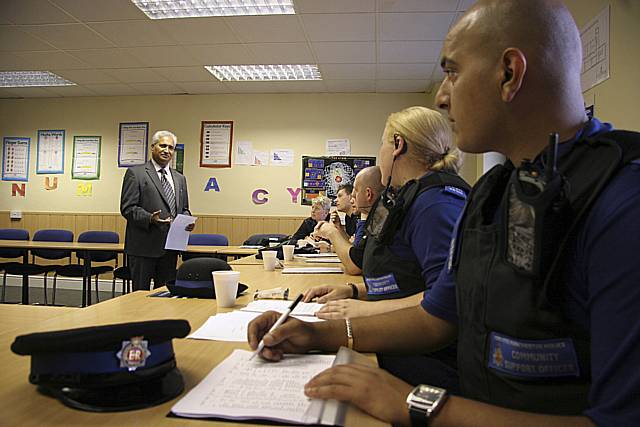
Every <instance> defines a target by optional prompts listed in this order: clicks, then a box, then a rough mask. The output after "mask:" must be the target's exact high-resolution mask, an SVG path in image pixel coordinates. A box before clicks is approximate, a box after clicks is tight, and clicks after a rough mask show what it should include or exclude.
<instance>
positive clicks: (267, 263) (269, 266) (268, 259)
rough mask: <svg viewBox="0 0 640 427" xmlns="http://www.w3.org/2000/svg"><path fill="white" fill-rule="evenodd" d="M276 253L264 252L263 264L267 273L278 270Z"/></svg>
mask: <svg viewBox="0 0 640 427" xmlns="http://www.w3.org/2000/svg"><path fill="white" fill-rule="evenodd" d="M277 254H278V252H276V251H262V264H263V265H264V269H265V270H266V271H273V270H275V269H276V260H277V258H276V255H277Z"/></svg>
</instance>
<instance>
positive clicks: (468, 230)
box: [451, 131, 640, 415]
mask: <svg viewBox="0 0 640 427" xmlns="http://www.w3.org/2000/svg"><path fill="white" fill-rule="evenodd" d="M570 150H571V151H570V153H567V154H566V155H565V156H563V157H562V158H561V159H560V161H559V172H560V174H561V175H562V176H564V178H565V179H566V180H567V182H568V186H567V187H566V188H568V189H569V191H568V194H567V199H568V202H569V206H570V208H569V209H568V210H567V211H566V213H565V216H567V218H565V221H564V224H567V226H566V227H562V231H561V232H559V236H556V237H558V238H557V239H556V241H557V242H558V244H556V245H555V246H554V249H553V254H552V255H553V256H552V257H551V259H552V262H550V263H549V264H548V266H547V268H546V269H545V270H544V271H542V272H540V274H538V275H531V274H526V273H523V272H522V271H520V270H518V269H517V268H515V267H514V266H513V265H512V264H510V263H508V262H507V261H506V251H507V227H506V225H505V224H506V216H507V210H506V206H507V199H508V191H507V190H508V185H509V182H510V178H511V177H512V175H513V174H515V173H517V170H516V169H514V167H513V165H511V164H509V163H507V164H506V165H501V166H496V167H494V168H493V169H492V170H490V171H489V172H488V173H487V174H485V175H484V176H483V177H482V178H481V179H480V181H479V182H478V183H477V184H476V186H475V187H474V189H473V191H472V192H471V194H470V196H469V199H468V201H467V206H466V209H465V212H464V213H463V216H462V218H461V220H460V224H459V230H460V232H459V233H457V234H458V236H457V237H455V238H454V241H453V243H452V249H451V252H452V254H453V255H452V257H451V260H452V261H451V263H452V268H453V269H454V270H455V280H456V298H457V310H458V316H459V323H458V331H459V332H458V369H459V375H460V382H461V388H462V392H463V395H464V396H465V397H469V398H472V399H475V400H480V401H484V402H487V403H491V404H494V405H499V406H504V407H507V408H512V409H517V410H523V411H532V412H540V413H549V414H562V415H576V414H580V413H581V412H582V411H584V410H585V409H586V408H587V407H588V406H587V396H588V392H589V387H590V384H591V377H590V344H591V343H590V335H589V331H586V330H582V329H581V328H580V327H579V326H578V325H576V324H573V323H572V322H570V321H569V320H568V319H567V318H566V316H565V312H564V310H563V308H562V304H563V302H562V295H564V293H563V291H564V286H565V281H564V278H563V274H564V269H563V268H562V267H563V262H565V261H566V258H565V257H566V255H567V253H566V252H567V248H568V247H570V245H571V244H572V243H574V242H575V240H574V239H575V237H576V235H577V230H579V228H580V225H581V224H583V222H584V219H585V217H586V215H587V213H588V212H589V210H590V208H591V207H592V206H593V204H594V202H595V200H596V199H597V197H598V196H599V195H600V193H601V191H602V189H603V188H604V187H605V186H606V184H607V183H608V182H609V181H610V180H611V178H612V177H613V176H614V175H615V174H616V173H617V172H618V171H619V170H620V169H621V168H622V167H623V166H624V165H626V164H628V163H629V162H631V161H632V160H634V159H637V158H640V134H638V133H635V132H625V131H612V132H607V133H603V134H600V135H598V136H596V137H593V138H585V139H583V140H579V141H577V142H575V143H574V145H573V146H572V147H571V148H570ZM536 237H541V236H536ZM543 237H544V236H543ZM547 237H553V236H547ZM572 351H574V352H575V355H573V356H572V355H571V352H572Z"/></svg>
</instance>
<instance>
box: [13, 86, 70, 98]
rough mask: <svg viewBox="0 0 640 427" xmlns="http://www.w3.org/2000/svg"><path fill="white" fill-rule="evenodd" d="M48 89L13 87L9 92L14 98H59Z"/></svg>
mask: <svg viewBox="0 0 640 427" xmlns="http://www.w3.org/2000/svg"><path fill="white" fill-rule="evenodd" d="M47 89H48V88H46V89H45V88H42V87H12V88H10V89H7V91H8V92H9V93H10V94H12V95H13V96H19V97H21V98H55V97H57V96H58V95H56V94H55V93H53V92H50V91H49V90H47Z"/></svg>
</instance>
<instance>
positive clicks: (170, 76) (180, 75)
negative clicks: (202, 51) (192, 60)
mask: <svg viewBox="0 0 640 427" xmlns="http://www.w3.org/2000/svg"><path fill="white" fill-rule="evenodd" d="M150 70H153V71H155V72H156V73H158V74H160V75H161V76H162V77H164V78H165V79H167V80H169V81H172V82H207V81H210V80H211V79H212V78H213V76H212V75H211V73H209V72H208V71H207V70H205V68H204V67H203V66H195V67H161V68H150Z"/></svg>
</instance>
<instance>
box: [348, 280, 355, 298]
mask: <svg viewBox="0 0 640 427" xmlns="http://www.w3.org/2000/svg"><path fill="white" fill-rule="evenodd" d="M347 285H349V287H351V298H352V299H358V287H357V286H356V285H355V284H354V283H347Z"/></svg>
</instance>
